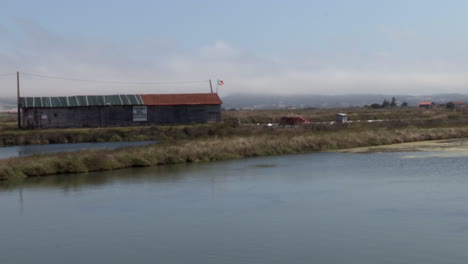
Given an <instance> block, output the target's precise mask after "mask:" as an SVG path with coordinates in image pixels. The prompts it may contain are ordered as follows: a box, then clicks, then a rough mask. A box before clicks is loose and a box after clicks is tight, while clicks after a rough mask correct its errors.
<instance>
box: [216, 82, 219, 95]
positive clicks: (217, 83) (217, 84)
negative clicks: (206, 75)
mask: <svg viewBox="0 0 468 264" xmlns="http://www.w3.org/2000/svg"><path fill="white" fill-rule="evenodd" d="M218 86H219V81H216V93H218Z"/></svg>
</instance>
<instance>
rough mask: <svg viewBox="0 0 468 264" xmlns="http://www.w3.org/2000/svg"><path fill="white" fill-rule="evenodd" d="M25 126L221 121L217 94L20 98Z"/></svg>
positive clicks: (22, 123) (21, 114)
mask: <svg viewBox="0 0 468 264" xmlns="http://www.w3.org/2000/svg"><path fill="white" fill-rule="evenodd" d="M19 103H20V108H21V112H20V116H19V118H20V124H21V127H22V128H58V127H107V126H143V125H162V124H196V123H212V122H219V121H221V104H222V101H221V99H220V98H219V96H218V94H216V93H192V94H126V95H122V94H114V95H81V96H60V97H21V98H20V102H19Z"/></svg>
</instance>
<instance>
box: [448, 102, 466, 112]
mask: <svg viewBox="0 0 468 264" xmlns="http://www.w3.org/2000/svg"><path fill="white" fill-rule="evenodd" d="M464 106H465V103H464V102H460V101H452V102H448V103H447V108H449V109H453V110H460V109H462V108H463V107H464Z"/></svg>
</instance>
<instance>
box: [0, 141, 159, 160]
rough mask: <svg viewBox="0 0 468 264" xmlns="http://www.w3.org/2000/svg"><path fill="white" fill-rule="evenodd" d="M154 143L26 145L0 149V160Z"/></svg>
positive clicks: (150, 142) (152, 142) (151, 142)
mask: <svg viewBox="0 0 468 264" xmlns="http://www.w3.org/2000/svg"><path fill="white" fill-rule="evenodd" d="M154 143H156V141H129V142H102V143H72V144H49V145H26V146H11V147H0V159H7V158H13V157H25V156H31V155H37V154H47V153H57V152H71V151H78V150H89V149H119V148H124V147H131V146H143V145H149V144H154Z"/></svg>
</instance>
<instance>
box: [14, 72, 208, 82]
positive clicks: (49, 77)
mask: <svg viewBox="0 0 468 264" xmlns="http://www.w3.org/2000/svg"><path fill="white" fill-rule="evenodd" d="M21 74H24V75H29V76H35V77H40V78H46V79H55V80H65V81H75V82H90V83H110V84H145V85H146V84H149V85H151V84H184V83H206V82H208V80H203V81H172V82H121V81H101V80H86V79H77V78H65V77H56V76H47V75H41V74H34V73H26V72H21Z"/></svg>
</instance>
